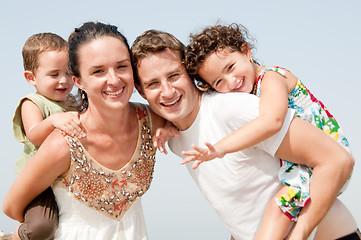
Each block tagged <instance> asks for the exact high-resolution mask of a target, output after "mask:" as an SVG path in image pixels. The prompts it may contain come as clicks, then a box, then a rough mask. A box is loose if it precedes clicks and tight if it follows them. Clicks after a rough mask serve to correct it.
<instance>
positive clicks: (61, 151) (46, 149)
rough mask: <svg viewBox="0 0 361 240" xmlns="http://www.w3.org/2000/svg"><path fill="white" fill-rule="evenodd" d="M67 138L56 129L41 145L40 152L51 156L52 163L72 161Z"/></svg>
mask: <svg viewBox="0 0 361 240" xmlns="http://www.w3.org/2000/svg"><path fill="white" fill-rule="evenodd" d="M66 137H67V135H66V134H65V133H64V132H62V131H60V130H57V129H55V130H54V131H53V132H51V133H50V134H49V136H48V137H47V138H46V139H45V141H44V142H43V143H42V144H41V146H40V148H39V150H38V152H40V153H42V154H46V155H49V156H51V157H50V158H51V161H54V162H56V161H64V159H70V148H69V144H68V141H67V139H66ZM50 158H49V159H50Z"/></svg>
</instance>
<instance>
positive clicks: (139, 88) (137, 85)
mask: <svg viewBox="0 0 361 240" xmlns="http://www.w3.org/2000/svg"><path fill="white" fill-rule="evenodd" d="M134 87H135V89H137V91H138V93H139V94H140V96H142V97H143V98H144V99H145V100H147V98H146V97H145V94H144V91H143V88H142V86H140V84H139V83H135V84H134Z"/></svg>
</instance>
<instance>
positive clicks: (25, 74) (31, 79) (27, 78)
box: [24, 70, 35, 86]
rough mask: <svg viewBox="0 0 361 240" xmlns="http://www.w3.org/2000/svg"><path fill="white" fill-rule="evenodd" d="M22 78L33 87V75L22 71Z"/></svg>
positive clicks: (27, 71)
mask: <svg viewBox="0 0 361 240" xmlns="http://www.w3.org/2000/svg"><path fill="white" fill-rule="evenodd" d="M24 77H25V79H26V81H27V82H28V83H29V84H31V85H33V86H35V74H34V73H33V72H32V71H29V70H26V71H24Z"/></svg>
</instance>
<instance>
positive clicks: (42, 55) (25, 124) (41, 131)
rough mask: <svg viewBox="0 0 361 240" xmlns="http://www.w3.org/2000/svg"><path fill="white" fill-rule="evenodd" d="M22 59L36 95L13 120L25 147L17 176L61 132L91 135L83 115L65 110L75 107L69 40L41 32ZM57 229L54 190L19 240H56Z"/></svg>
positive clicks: (33, 211) (32, 211) (36, 207)
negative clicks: (82, 122)
mask: <svg viewBox="0 0 361 240" xmlns="http://www.w3.org/2000/svg"><path fill="white" fill-rule="evenodd" d="M22 55H23V64H24V70H25V71H24V76H25V79H26V81H27V82H28V83H30V84H31V85H33V86H34V87H35V89H36V93H31V94H29V95H27V96H25V97H24V98H22V99H21V100H20V103H19V105H18V107H17V109H16V111H15V115H14V119H13V130H14V136H15V139H16V140H17V141H19V142H21V143H23V144H24V150H23V153H22V155H21V156H20V158H19V159H18V161H17V163H16V165H15V174H16V175H18V174H19V173H20V171H21V169H22V168H23V167H24V166H25V164H26V162H27V161H28V160H29V159H30V158H31V157H32V156H33V155H34V154H35V152H36V151H37V149H38V148H39V146H40V145H41V144H42V142H43V141H44V140H45V139H46V137H47V136H48V135H49V134H50V133H51V132H52V131H53V130H54V129H55V128H57V129H60V130H63V131H65V132H66V133H67V134H70V135H72V136H74V135H75V136H77V137H79V138H81V137H84V136H85V133H84V132H83V130H82V128H81V127H80V126H79V125H80V121H79V115H78V112H76V111H73V112H65V111H66V110H69V109H71V107H70V105H71V104H68V107H67V106H66V104H65V102H69V103H70V100H74V97H73V96H72V95H70V91H71V90H72V88H73V85H74V84H73V82H72V81H71V76H70V75H69V73H68V43H67V41H65V40H64V39H63V38H61V37H60V36H58V35H56V34H53V33H39V34H35V35H33V36H31V37H30V38H28V39H27V41H26V42H25V44H24V47H23V50H22ZM65 100H67V101H65ZM73 103H75V101H73ZM75 109H76V108H75V105H74V107H73V110H75ZM57 225H58V209H57V205H56V202H55V198H54V194H53V192H52V190H51V188H48V189H47V190H45V191H44V192H43V193H42V194H40V195H39V196H38V197H37V198H36V199H34V201H33V202H32V203H30V204H29V206H28V207H27V208H26V210H25V214H24V222H23V223H22V224H20V225H19V226H18V228H17V230H16V231H15V233H14V236H13V239H19V238H20V239H52V238H54V234H55V230H56V228H57Z"/></svg>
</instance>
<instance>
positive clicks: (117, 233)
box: [52, 104, 155, 240]
mask: <svg viewBox="0 0 361 240" xmlns="http://www.w3.org/2000/svg"><path fill="white" fill-rule="evenodd" d="M136 111H137V118H138V126H139V131H138V132H139V133H138V140H137V146H136V149H135V151H134V153H133V156H132V158H131V159H130V160H129V162H128V163H127V164H126V165H125V166H124V167H122V168H121V169H119V170H112V169H108V168H106V167H104V166H103V165H101V164H100V163H99V162H98V161H96V159H94V158H93V157H92V156H91V155H90V154H89V153H88V152H87V151H86V149H85V148H84V147H83V145H82V144H81V142H80V141H79V139H77V138H76V137H71V136H68V135H66V134H64V135H65V138H66V140H67V142H68V144H69V148H70V157H71V164H70V168H69V170H68V172H67V173H66V175H65V177H63V178H59V179H57V181H56V182H55V183H54V184H53V186H52V188H53V191H54V195H55V197H56V201H57V204H58V207H59V227H58V230H57V232H56V237H55V238H56V239H69V240H70V239H109V240H133V239H140V240H146V239H147V232H146V227H145V221H144V216H143V210H142V205H141V202H140V198H141V196H143V194H144V193H145V192H146V191H147V190H148V189H149V187H150V184H151V181H152V178H153V170H154V165H155V148H154V147H153V142H152V135H151V123H150V117H149V112H148V110H147V108H146V107H145V106H144V105H141V104H137V105H136Z"/></svg>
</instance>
